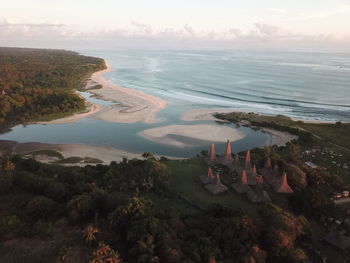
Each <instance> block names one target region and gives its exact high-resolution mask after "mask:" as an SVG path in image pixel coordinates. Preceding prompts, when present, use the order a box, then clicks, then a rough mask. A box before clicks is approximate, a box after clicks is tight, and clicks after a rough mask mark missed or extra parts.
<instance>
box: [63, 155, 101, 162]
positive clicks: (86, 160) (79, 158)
mask: <svg viewBox="0 0 350 263" xmlns="http://www.w3.org/2000/svg"><path fill="white" fill-rule="evenodd" d="M56 163H57V164H78V163H85V164H87V163H88V164H99V163H103V161H101V160H99V159H95V158H90V157H85V158H81V157H78V156H72V157H68V158H64V159H61V160H58V161H56Z"/></svg>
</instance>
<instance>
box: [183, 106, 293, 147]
mask: <svg viewBox="0 0 350 263" xmlns="http://www.w3.org/2000/svg"><path fill="white" fill-rule="evenodd" d="M216 112H219V113H229V112H242V111H238V110H235V109H228V108H200V109H190V110H188V111H186V112H185V113H184V114H183V115H182V116H181V120H183V121H210V120H212V121H221V122H222V121H223V120H219V119H217V118H215V117H214V116H213V114H214V113H216ZM250 128H254V127H250ZM257 128H259V130H260V131H262V132H265V133H267V134H269V135H270V140H269V143H268V146H272V145H277V146H283V145H285V144H286V143H287V142H289V141H292V140H294V139H297V138H298V137H297V136H295V135H293V134H290V133H288V132H281V131H277V130H274V129H268V128H264V127H257Z"/></svg>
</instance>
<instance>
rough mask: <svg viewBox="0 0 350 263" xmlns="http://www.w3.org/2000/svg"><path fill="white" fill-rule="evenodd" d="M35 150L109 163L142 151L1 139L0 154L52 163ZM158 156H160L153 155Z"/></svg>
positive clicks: (129, 157) (129, 158)
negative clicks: (23, 156) (6, 153)
mask: <svg viewBox="0 0 350 263" xmlns="http://www.w3.org/2000/svg"><path fill="white" fill-rule="evenodd" d="M36 151H43V152H45V151H55V152H58V153H60V154H61V155H62V156H63V157H64V158H71V157H80V158H82V159H83V158H86V157H88V158H92V159H98V160H101V161H102V162H103V164H109V163H110V162H112V161H116V162H120V161H122V160H123V158H127V159H128V160H131V159H134V158H137V159H142V158H143V157H142V153H135V152H129V151H125V150H121V149H117V148H113V147H107V146H93V145H88V144H48V143H38V142H28V143H19V142H17V141H1V147H0V155H1V154H3V153H5V152H11V153H12V154H14V155H28V156H30V157H31V158H34V159H36V160H37V161H40V162H43V163H51V164H54V163H55V162H54V161H57V159H54V158H52V157H50V156H48V155H45V154H44V153H43V154H38V155H32V153H33V152H36ZM155 157H157V158H159V157H161V156H159V155H155ZM165 157H167V158H169V159H176V160H178V159H184V158H179V157H171V156H170V157H168V156H165ZM89 164H93V163H79V162H78V163H72V164H63V165H78V166H84V165H89Z"/></svg>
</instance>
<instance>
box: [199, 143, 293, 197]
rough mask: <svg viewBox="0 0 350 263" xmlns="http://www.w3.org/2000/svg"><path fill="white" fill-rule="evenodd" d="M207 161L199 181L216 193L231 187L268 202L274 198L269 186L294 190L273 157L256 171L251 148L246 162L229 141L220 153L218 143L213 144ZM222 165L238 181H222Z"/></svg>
mask: <svg viewBox="0 0 350 263" xmlns="http://www.w3.org/2000/svg"><path fill="white" fill-rule="evenodd" d="M207 162H208V173H207V174H206V175H202V176H201V177H200V180H201V182H202V183H203V185H204V187H205V188H206V189H207V190H208V191H209V192H211V193H212V194H214V195H218V194H222V193H224V192H226V191H227V190H228V187H230V188H232V189H233V190H234V191H235V192H237V193H238V194H245V195H246V196H247V198H248V199H249V200H250V201H251V202H252V203H269V202H271V198H270V196H269V195H268V193H267V191H266V189H267V188H272V189H273V190H274V191H275V192H276V193H280V194H291V193H293V190H292V188H291V187H290V186H289V184H288V177H287V174H286V173H285V172H283V173H281V171H280V169H279V167H278V166H277V165H275V166H274V167H272V165H271V161H270V159H267V160H266V164H265V166H264V167H263V168H261V169H259V170H257V168H256V165H255V164H254V165H252V162H251V157H250V151H247V153H246V156H245V160H244V161H243V162H242V161H241V160H240V158H239V156H238V154H236V155H234V156H233V155H232V151H231V142H230V141H227V145H226V151H225V153H224V154H223V155H221V156H217V155H216V154H215V145H214V144H212V145H211V147H210V153H209V157H208V159H207ZM222 167H224V168H226V169H228V170H229V171H230V172H231V173H232V174H236V175H237V176H238V180H237V181H235V182H233V183H230V184H229V185H227V184H226V185H225V184H223V183H222V182H221V179H220V174H219V172H218V171H221V170H223V169H222Z"/></svg>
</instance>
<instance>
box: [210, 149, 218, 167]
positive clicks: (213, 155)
mask: <svg viewBox="0 0 350 263" xmlns="http://www.w3.org/2000/svg"><path fill="white" fill-rule="evenodd" d="M208 163H209V164H216V163H218V159H217V158H216V153H215V145H214V144H212V145H211V146H210V151H209V160H208Z"/></svg>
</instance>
